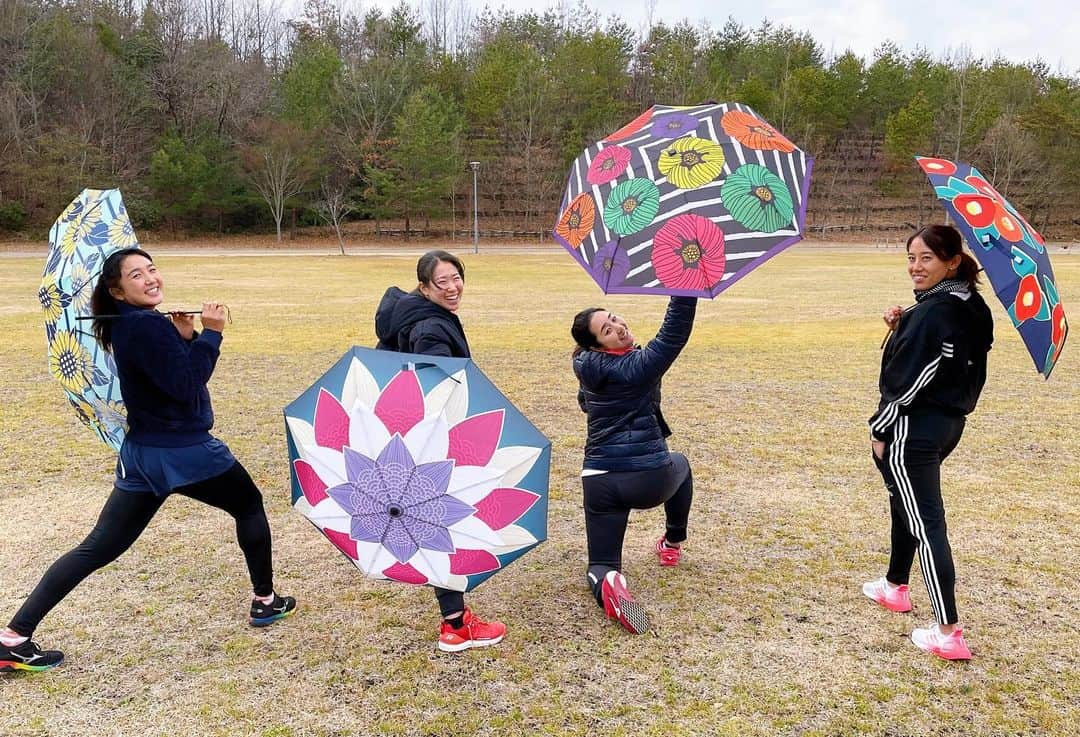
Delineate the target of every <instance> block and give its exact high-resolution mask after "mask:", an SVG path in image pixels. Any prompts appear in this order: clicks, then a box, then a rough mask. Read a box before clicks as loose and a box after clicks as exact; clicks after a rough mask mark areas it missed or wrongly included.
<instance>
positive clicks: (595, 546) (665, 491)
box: [581, 453, 694, 603]
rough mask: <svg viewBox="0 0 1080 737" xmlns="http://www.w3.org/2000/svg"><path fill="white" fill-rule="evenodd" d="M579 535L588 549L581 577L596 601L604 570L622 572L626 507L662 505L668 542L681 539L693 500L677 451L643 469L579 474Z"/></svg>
mask: <svg viewBox="0 0 1080 737" xmlns="http://www.w3.org/2000/svg"><path fill="white" fill-rule="evenodd" d="M581 486H582V489H583V491H584V495H585V537H586V539H587V541H588V546H589V569H588V572H587V577H588V580H589V585H590V586H591V587H592V589H593V594H594V595H595V596H596V601H597V603H600V601H601V600H600V584H601V583H602V582H603V579H604V576H605V575H606V574H607V572H608V571H611V570H616V571H618V570H621V569H622V548H623V538H624V537H625V536H626V523H627V522H628V521H629V520H630V510H631V509H650V508H652V507H655V506H657V505H659V504H663V505H664V513H665V515H666V517H667V529H666V531H665V535H664V536H665V537H666V538H667V540H668V542H673V543H681V542H682V541H683V540H685V539H686V525H687V520H688V519H689V517H690V503H691V501H692V500H693V498H694V476H693V474H692V473H691V472H690V462H689V461H687V460H686V456H684V455H683V454H682V453H672V454H671V462H670V463H668V464H667V465H666V466H660V467H659V468H650V469H648V470H646V471H609V472H607V473H603V474H597V475H595V476H584V477H582V479H581Z"/></svg>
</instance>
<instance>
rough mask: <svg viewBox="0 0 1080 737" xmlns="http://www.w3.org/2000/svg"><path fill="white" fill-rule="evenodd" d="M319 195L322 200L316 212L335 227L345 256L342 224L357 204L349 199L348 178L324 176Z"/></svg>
mask: <svg viewBox="0 0 1080 737" xmlns="http://www.w3.org/2000/svg"><path fill="white" fill-rule="evenodd" d="M319 194H320V195H321V196H322V198H321V199H320V200H318V201H317V202H316V203H315V211H316V212H317V213H319V216H320V217H321V218H322V219H323V220H325V221H326V222H328V223H330V224H331V225H332V226H333V227H334V234H335V235H336V236H337V239H338V248H340V249H341V255H342V256H344V255H345V239H344V238H342V237H341V224H342V222H344V220H345V218H346V217H348V215H349V213H351V212H352V211H353V210H354V209H356V203H355V202H353V200H352V198H351V197H349V179H348V177H344V176H334V175H330V174H328V175H326V176H324V177H323V178H322V182H321V183H320V184H319Z"/></svg>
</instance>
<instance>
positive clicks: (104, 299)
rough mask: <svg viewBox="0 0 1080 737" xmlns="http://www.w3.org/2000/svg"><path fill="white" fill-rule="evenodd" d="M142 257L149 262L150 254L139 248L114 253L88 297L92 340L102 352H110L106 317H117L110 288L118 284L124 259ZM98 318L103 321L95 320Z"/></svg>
mask: <svg viewBox="0 0 1080 737" xmlns="http://www.w3.org/2000/svg"><path fill="white" fill-rule="evenodd" d="M133 254H134V255H136V256H142V257H143V258H146V259H148V260H150V261H153V259H152V258H150V254H149V253H147V252H146V251H144V250H142V249H141V248H121V249H120V250H119V251H114V252H113V253H111V254H109V257H108V258H107V259H105V263H103V264H102V265H101V273H100V274H99V275H98V280H97V284H95V285H94V292H93V294H91V295H90V314H92V315H93V316H94V324H93V326H92V327H91V330H92V331H93V333H94V338H95V339H96V340H97V342H98V345H100V346H101V348H102V350H105V351H109V352H110V353H111V352H112V328H113V321H112V320H110V319H108V317H106V316H110V315H117V314H119V313H120V309H119V308H118V307H117V305H116V299H115V298H114V297H113V296H112V292H111V290H112V288H113V287H116V286H119V284H120V267H121V265H122V264H123V263H124V259H125V258H127V257H128V256H131V255H133ZM99 316H101V317H104V318H105V319H102V320H99V319H97V318H98V317H99Z"/></svg>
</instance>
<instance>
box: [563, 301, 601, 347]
mask: <svg viewBox="0 0 1080 737" xmlns="http://www.w3.org/2000/svg"><path fill="white" fill-rule="evenodd" d="M603 309H604V308H603V307H588V308H586V309H584V310H582V311H581V312H579V313H577V314H576V315H574V322H573V324H572V325H571V326H570V335H571V337H573V339H574V343H576V345H575V346H574V356H577V355H578V354H580V353H581V352H582V351H587V350H590V349H592V348H599V347H600V341H598V340H597V339H596V336H595V335H593V332H592V329H591V328H590V327H589V322H590V321H591V320H592V316H593V315H594V314H595V313H597V312H600V311H602V310H603Z"/></svg>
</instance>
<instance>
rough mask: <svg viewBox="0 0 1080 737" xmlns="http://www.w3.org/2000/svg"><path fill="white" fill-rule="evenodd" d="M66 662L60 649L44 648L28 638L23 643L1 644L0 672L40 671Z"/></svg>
mask: <svg viewBox="0 0 1080 737" xmlns="http://www.w3.org/2000/svg"><path fill="white" fill-rule="evenodd" d="M63 662H64V654H63V653H62V652H60V651H59V650H42V649H41V648H40V647H38V646H37V643H36V642H32V641H30V640H27V641H26V642H24V643H23V644H21V645H15V646H14V647H8V646H7V645H0V673H9V672H11V671H16V670H29V671H39V670H48V669H49V668H55V667H56V666H58V665H60V664H61V663H63Z"/></svg>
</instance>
